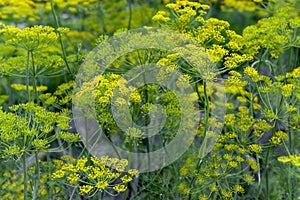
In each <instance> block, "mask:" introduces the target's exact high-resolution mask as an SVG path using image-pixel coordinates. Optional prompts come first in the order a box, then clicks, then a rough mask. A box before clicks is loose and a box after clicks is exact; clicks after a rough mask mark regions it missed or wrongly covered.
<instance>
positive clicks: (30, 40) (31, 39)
mask: <svg viewBox="0 0 300 200" xmlns="http://www.w3.org/2000/svg"><path fill="white" fill-rule="evenodd" d="M0 33H2V34H4V37H5V38H7V39H6V44H8V45H13V46H16V47H19V48H22V49H25V50H27V51H33V50H39V49H43V48H46V47H47V46H48V45H49V44H52V43H55V42H56V41H57V38H58V36H57V34H56V33H55V32H54V28H52V27H50V26H33V27H26V28H24V29H20V28H18V27H14V26H8V25H3V28H2V29H1V30H0Z"/></svg>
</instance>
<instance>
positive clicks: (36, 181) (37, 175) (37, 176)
mask: <svg viewBox="0 0 300 200" xmlns="http://www.w3.org/2000/svg"><path fill="white" fill-rule="evenodd" d="M34 156H35V178H34V190H33V197H32V199H37V192H38V188H39V180H40V164H39V158H38V152H37V151H35V155H34Z"/></svg>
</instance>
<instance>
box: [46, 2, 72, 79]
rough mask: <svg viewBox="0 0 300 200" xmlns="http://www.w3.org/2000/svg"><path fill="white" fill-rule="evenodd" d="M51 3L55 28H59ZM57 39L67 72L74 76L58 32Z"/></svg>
mask: <svg viewBox="0 0 300 200" xmlns="http://www.w3.org/2000/svg"><path fill="white" fill-rule="evenodd" d="M50 3H51V12H52V15H53V18H54V21H55V24H56V28H59V27H60V25H59V23H58V20H57V15H56V12H55V9H54V3H53V0H51V1H50ZM58 39H59V43H60V46H61V50H62V53H63V60H64V62H65V64H66V66H67V69H68V71H69V73H70V74H71V75H72V76H74V74H73V72H72V70H71V68H70V65H69V62H68V60H67V53H66V49H65V46H64V43H63V40H62V37H61V33H60V32H58Z"/></svg>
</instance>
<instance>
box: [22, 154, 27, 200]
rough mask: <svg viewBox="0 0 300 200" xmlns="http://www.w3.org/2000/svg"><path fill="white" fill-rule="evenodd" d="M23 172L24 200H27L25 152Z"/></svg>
mask: <svg viewBox="0 0 300 200" xmlns="http://www.w3.org/2000/svg"><path fill="white" fill-rule="evenodd" d="M23 170H24V172H23V173H24V200H27V197H28V195H27V190H28V189H27V188H28V186H27V182H28V175H27V163H26V152H24V155H23Z"/></svg>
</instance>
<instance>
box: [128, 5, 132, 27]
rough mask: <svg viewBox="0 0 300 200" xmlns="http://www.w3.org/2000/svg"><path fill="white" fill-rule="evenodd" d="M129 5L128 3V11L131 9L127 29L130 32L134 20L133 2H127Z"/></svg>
mask: <svg viewBox="0 0 300 200" xmlns="http://www.w3.org/2000/svg"><path fill="white" fill-rule="evenodd" d="M127 3H128V9H129V17H128V25H127V29H128V30H130V28H131V20H132V2H131V0H127Z"/></svg>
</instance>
